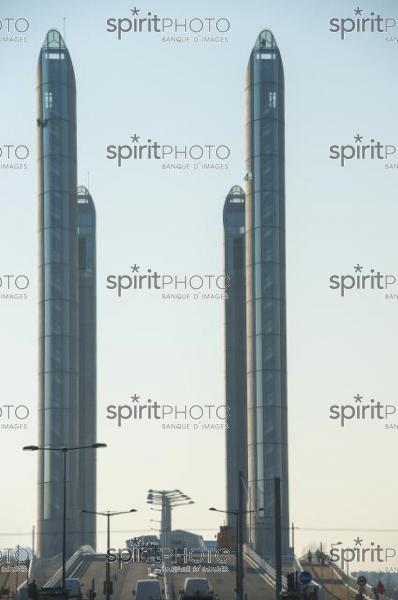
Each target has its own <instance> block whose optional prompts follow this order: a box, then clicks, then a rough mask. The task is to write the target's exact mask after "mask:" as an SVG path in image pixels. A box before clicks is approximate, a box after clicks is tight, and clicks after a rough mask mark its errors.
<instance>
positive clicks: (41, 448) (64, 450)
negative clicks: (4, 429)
mask: <svg viewBox="0 0 398 600" xmlns="http://www.w3.org/2000/svg"><path fill="white" fill-rule="evenodd" d="M90 448H93V449H94V450H96V449H97V448H106V444H100V443H96V444H90V445H89V446H72V447H70V446H69V447H67V446H24V447H23V448H22V450H28V451H31V452H36V451H42V452H44V451H48V452H50V451H51V452H62V456H63V508H62V589H63V590H65V564H66V455H67V454H68V452H71V451H72V450H87V449H90Z"/></svg>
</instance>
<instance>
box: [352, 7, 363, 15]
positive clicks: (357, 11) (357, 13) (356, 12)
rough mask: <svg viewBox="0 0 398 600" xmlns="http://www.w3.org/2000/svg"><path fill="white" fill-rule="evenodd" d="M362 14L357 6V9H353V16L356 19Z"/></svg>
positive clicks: (361, 9) (361, 10)
mask: <svg viewBox="0 0 398 600" xmlns="http://www.w3.org/2000/svg"><path fill="white" fill-rule="evenodd" d="M362 13H363V8H359V6H357V7H356V8H355V9H354V14H355V15H356V16H357V17H360V16H361V15H362Z"/></svg>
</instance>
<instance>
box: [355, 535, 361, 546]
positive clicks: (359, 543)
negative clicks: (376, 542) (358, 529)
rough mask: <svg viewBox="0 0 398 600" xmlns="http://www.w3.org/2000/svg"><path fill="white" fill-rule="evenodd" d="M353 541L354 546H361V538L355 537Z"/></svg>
mask: <svg viewBox="0 0 398 600" xmlns="http://www.w3.org/2000/svg"><path fill="white" fill-rule="evenodd" d="M354 542H355V545H356V546H362V542H363V539H362V538H360V537H357V538H355V539H354Z"/></svg>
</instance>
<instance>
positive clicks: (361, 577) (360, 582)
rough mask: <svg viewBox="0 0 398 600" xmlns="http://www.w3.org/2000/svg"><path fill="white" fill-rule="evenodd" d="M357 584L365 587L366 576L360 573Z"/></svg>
mask: <svg viewBox="0 0 398 600" xmlns="http://www.w3.org/2000/svg"><path fill="white" fill-rule="evenodd" d="M357 584H358V585H359V587H364V586H365V585H366V577H364V576H363V575H360V576H359V577H358V579H357Z"/></svg>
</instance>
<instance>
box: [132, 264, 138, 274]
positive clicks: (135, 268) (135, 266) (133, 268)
mask: <svg viewBox="0 0 398 600" xmlns="http://www.w3.org/2000/svg"><path fill="white" fill-rule="evenodd" d="M130 268H131V270H132V272H133V273H138V271H139V270H140V268H139V266H138V265H136V264H135V263H134V267H132V266H131V265H130Z"/></svg>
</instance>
